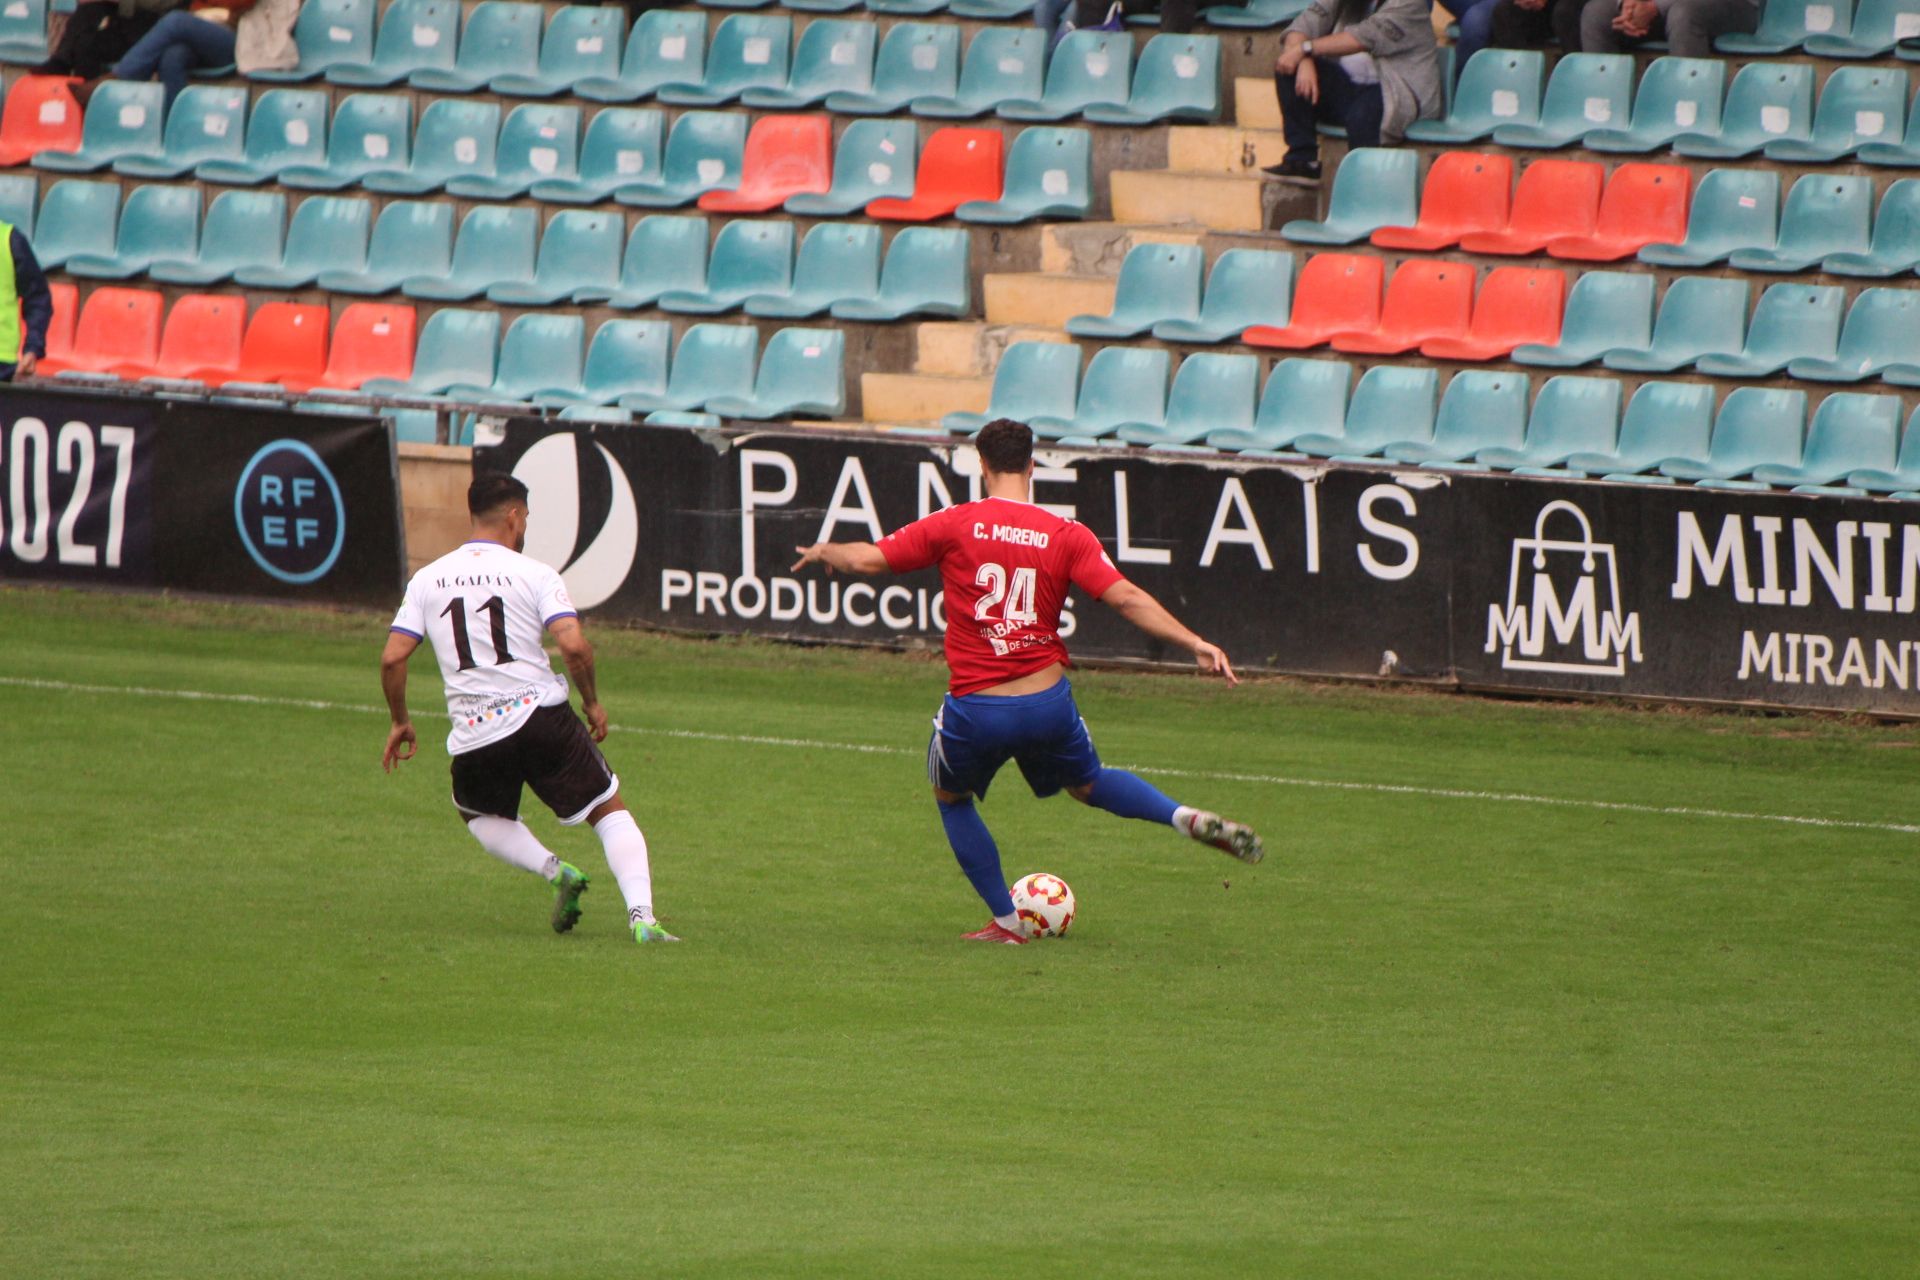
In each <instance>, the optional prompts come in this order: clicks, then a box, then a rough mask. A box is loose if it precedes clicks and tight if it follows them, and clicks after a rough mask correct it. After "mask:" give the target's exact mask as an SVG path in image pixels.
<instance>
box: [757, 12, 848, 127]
mask: <svg viewBox="0 0 1920 1280" xmlns="http://www.w3.org/2000/svg"><path fill="white" fill-rule="evenodd" d="M873 49H874V25H873V23H871V22H864V21H855V20H847V19H841V18H820V19H816V20H815V21H813V22H811V23H809V24H807V29H806V30H805V31H803V32H801V33H800V42H799V44H797V45H795V46H794V50H793V68H792V70H791V71H790V72H789V74H788V76H787V82H786V84H784V85H778V86H771V87H755V88H751V89H748V90H746V91H745V92H743V93H742V94H741V95H740V104H741V105H742V106H746V107H756V108H785V109H795V108H800V107H813V106H818V105H819V104H820V103H822V102H824V101H826V99H827V95H829V94H834V93H866V92H867V91H868V90H870V89H872V88H873Z"/></svg>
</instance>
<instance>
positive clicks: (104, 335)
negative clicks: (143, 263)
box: [40, 288, 161, 374]
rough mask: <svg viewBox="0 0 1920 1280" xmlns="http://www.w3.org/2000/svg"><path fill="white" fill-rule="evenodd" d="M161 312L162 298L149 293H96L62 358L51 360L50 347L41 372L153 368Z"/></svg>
mask: <svg viewBox="0 0 1920 1280" xmlns="http://www.w3.org/2000/svg"><path fill="white" fill-rule="evenodd" d="M160 309H161V299H160V294H159V292H158V291H156V290H153V289H121V288H107V289H95V290H94V291H93V292H92V293H90V294H88V295H87V301H86V305H84V306H83V307H81V308H80V318H79V320H78V321H77V322H76V323H75V325H74V329H73V345H72V346H71V347H70V348H69V349H68V352H67V354H66V356H64V357H55V356H54V355H53V353H52V349H51V347H49V349H48V353H47V358H46V359H45V360H42V361H41V362H40V372H41V373H43V374H56V373H63V372H65V371H66V370H69V369H77V370H82V371H87V372H104V371H105V370H108V369H111V368H113V367H114V366H116V365H121V364H146V365H151V364H152V363H153V362H154V361H156V360H158V359H159V358H160Z"/></svg>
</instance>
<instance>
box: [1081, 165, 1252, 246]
mask: <svg viewBox="0 0 1920 1280" xmlns="http://www.w3.org/2000/svg"><path fill="white" fill-rule="evenodd" d="M1277 185H1278V184H1275V183H1266V182H1262V181H1261V180H1260V179H1258V178H1250V177H1242V176H1240V175H1238V174H1225V173H1194V172H1188V171H1182V170H1174V169H1158V170H1141V171H1133V172H1116V173H1115V174H1114V175H1113V220H1114V221H1115V222H1138V223H1147V224H1152V225H1175V226H1201V227H1217V228H1219V229H1221V230H1223V231H1259V230H1261V229H1262V228H1264V227H1267V226H1270V225H1272V224H1271V222H1270V220H1269V217H1268V210H1267V195H1266V193H1265V191H1264V190H1263V188H1267V187H1271V186H1277Z"/></svg>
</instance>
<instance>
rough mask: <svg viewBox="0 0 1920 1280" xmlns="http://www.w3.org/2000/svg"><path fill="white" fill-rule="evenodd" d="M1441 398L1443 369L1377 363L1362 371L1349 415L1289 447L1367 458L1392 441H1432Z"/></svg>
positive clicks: (1318, 453)
mask: <svg viewBox="0 0 1920 1280" xmlns="http://www.w3.org/2000/svg"><path fill="white" fill-rule="evenodd" d="M1439 401H1440V374H1439V371H1438V370H1434V369H1415V368H1411V367H1409V366H1407V365H1395V364H1377V365H1375V366H1373V368H1371V369H1368V370H1367V371H1366V372H1365V373H1363V374H1361V375H1360V381H1359V382H1358V383H1357V384H1356V385H1355V386H1354V388H1353V396H1352V398H1351V399H1350V400H1349V401H1348V402H1347V413H1346V417H1345V418H1344V419H1342V420H1341V421H1339V422H1330V423H1329V424H1328V426H1330V427H1332V428H1333V430H1330V431H1327V430H1323V431H1318V432H1305V433H1302V434H1300V435H1297V436H1295V437H1294V438H1293V439H1292V440H1291V441H1289V442H1288V444H1287V448H1288V449H1290V450H1294V451H1297V452H1300V453H1306V454H1311V455H1313V456H1315V457H1322V458H1331V457H1361V458H1364V457H1367V456H1368V455H1370V454H1372V453H1374V452H1375V451H1377V450H1380V449H1384V448H1386V447H1387V446H1388V445H1390V444H1401V443H1414V442H1418V441H1422V440H1430V439H1432V437H1433V418H1434V413H1435V410H1436V408H1437V406H1438V404H1439Z"/></svg>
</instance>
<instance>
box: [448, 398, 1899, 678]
mask: <svg viewBox="0 0 1920 1280" xmlns="http://www.w3.org/2000/svg"><path fill="white" fill-rule="evenodd" d="M474 466H475V468H476V469H477V470H505V471H511V472H513V473H514V474H515V475H517V476H519V477H520V478H521V479H522V480H524V481H526V483H527V485H528V487H529V488H530V489H531V491H532V493H533V504H534V515H533V524H532V528H531V530H530V531H529V534H528V547H527V550H528V551H529V553H531V554H533V555H535V556H536V557H537V558H539V559H542V560H545V561H547V562H549V563H551V564H554V565H555V566H557V567H559V568H560V569H561V570H562V572H563V573H564V574H565V576H566V578H567V583H568V587H569V589H570V591H571V592H572V594H573V596H574V598H575V600H576V601H577V602H578V603H580V604H581V606H582V607H583V608H588V609H592V610H595V611H597V612H598V613H600V614H602V615H604V616H609V617H617V618H626V619H632V620H636V621H642V622H646V623H649V624H651V625H655V626H662V627H670V628H677V629H680V630H688V631H705V632H751V633H754V634H758V635H769V636H785V637H798V638H811V639H823V640H841V641H860V642H868V643H885V644H902V643H908V644H911V643H923V644H929V645H931V644H937V643H938V642H939V639H940V634H941V629H942V626H943V625H944V619H943V617H942V614H941V605H942V599H941V596H940V590H939V582H938V580H937V578H936V577H935V575H933V574H932V573H931V572H925V573H919V574H913V575H908V576H905V577H900V578H892V577H881V578H877V579H854V580H848V579H845V578H842V577H837V576H836V577H828V576H827V575H825V574H824V573H819V572H809V573H806V574H802V575H795V574H790V573H789V572H788V569H787V566H788V565H789V564H791V563H792V559H793V548H794V547H795V546H796V545H799V544H804V543H810V542H814V541H818V540H822V539H828V538H832V539H841V540H847V539H872V538H877V537H879V536H881V535H882V534H884V533H887V532H890V531H891V530H893V529H895V528H897V527H899V526H900V525H903V524H905V523H907V522H908V521H911V520H914V519H917V518H918V517H920V516H921V515H923V514H925V513H927V512H929V511H931V510H934V509H935V508H937V507H941V506H945V505H948V504H950V503H953V502H963V501H966V500H968V499H970V498H972V497H975V496H977V494H978V476H979V463H978V459H977V458H976V457H975V456H974V455H973V453H972V451H971V450H970V449H969V448H967V447H965V446H964V445H956V444H953V443H949V442H946V441H942V440H932V441H929V440H918V439H913V438H910V437H907V438H903V437H892V438H888V437H875V436H852V435H834V434H827V433H802V432H794V431H784V432H782V431H758V432H743V431H687V430H683V429H676V428H634V427H611V428H608V427H601V428H594V427H585V426H578V427H576V426H574V425H573V424H564V423H541V422H536V421H532V420H521V421H516V422H514V423H511V424H510V425H509V427H508V428H507V431H506V433H505V436H504V438H503V439H502V441H501V442H500V443H499V444H497V445H494V446H491V447H488V448H483V449H480V450H477V451H476V452H475V457H474ZM1035 480H1036V483H1035V491H1034V497H1035V500H1036V501H1037V502H1040V503H1042V504H1044V505H1048V506H1051V507H1053V508H1054V509H1056V510H1058V511H1060V512H1061V513H1062V514H1066V515H1071V516H1073V517H1074V518H1076V519H1079V520H1080V521H1082V522H1083V523H1085V524H1086V525H1087V526H1088V527H1089V528H1091V529H1092V530H1093V531H1094V533H1095V534H1096V535H1098V536H1099V537H1100V539H1101V541H1102V543H1103V544H1104V545H1105V546H1106V548H1107V550H1108V552H1109V554H1111V555H1112V557H1113V559H1114V562H1115V564H1117V565H1118V566H1119V568H1120V569H1121V570H1122V571H1123V572H1125V573H1126V574H1127V575H1128V576H1129V577H1131V578H1133V579H1135V580H1136V581H1138V582H1139V583H1140V584H1141V585H1142V586H1144V587H1146V588H1147V589H1148V590H1150V591H1152V592H1153V593H1154V594H1156V595H1158V596H1159V597H1160V598H1161V599H1162V600H1164V601H1165V602H1166V603H1167V604H1168V605H1169V606H1171V607H1172V608H1173V609H1174V611H1175V612H1176V613H1177V614H1179V615H1180V616H1181V617H1182V618H1183V619H1184V620H1185V621H1187V622H1188V623H1189V624H1190V625H1192V626H1193V627H1194V629H1195V630H1197V631H1199V632H1200V633H1202V634H1203V635H1206V636H1207V637H1208V638H1209V639H1212V640H1214V641H1216V642H1217V643H1219V644H1221V645H1222V646H1223V647H1224V648H1225V649H1226V650H1227V651H1228V652H1229V653H1230V654H1232V655H1233V657H1234V659H1235V662H1236V664H1237V665H1240V666H1244V667H1246V668H1247V669H1249V670H1265V671H1280V672H1293V673H1299V674H1308V675H1339V676H1353V677H1361V678H1369V677H1377V676H1381V675H1392V676H1396V677H1399V678H1404V679H1417V680H1428V681H1435V682H1442V683H1449V684H1459V685H1463V686H1467V687H1472V688H1482V689H1511V690H1520V691H1534V692H1566V693H1579V694H1600V695H1615V696H1622V695H1624V696H1631V697H1648V698H1681V699H1700V700H1707V701H1714V702H1728V703H1749V704H1762V705H1774V706H1802V707H1814V708H1827V709H1836V710H1858V711H1871V712H1874V713H1877V714H1890V715H1920V630H1916V629H1915V628H1914V626H1913V621H1914V617H1915V613H1916V609H1920V509H1917V508H1916V507H1915V506H1914V505H1913V504H1906V503H1900V502H1894V501H1891V500H1884V499H1848V498H1835V497H1812V496H1806V495H1796V494H1785V493H1757V492H1745V491H1725V490H1708V489H1698V488H1692V487H1687V486H1661V485H1626V484H1601V483H1581V482H1564V481H1551V480H1544V479H1529V478H1520V477H1511V476H1494V475H1478V474H1467V473H1454V474H1444V473H1442V474H1434V473H1422V472H1417V471H1416V472H1407V471H1397V470H1393V469H1390V468H1367V467H1359V466H1345V465H1342V466H1333V465H1330V464H1329V465H1322V466H1306V465H1293V464H1287V463H1279V462H1272V461H1264V462H1256V461H1253V460H1239V459H1231V458H1212V457H1208V458H1204V459H1202V458H1186V457H1181V456H1180V455H1168V456H1167V457H1165V458H1164V459H1163V458H1159V457H1148V456H1142V455H1140V454H1134V453H1123V452H1119V451H1115V452H1114V453H1102V452H1091V453H1085V452H1077V451H1061V452H1058V453H1050V452H1046V451H1043V452H1042V453H1041V455H1040V457H1039V466H1038V468H1037V470H1036V473H1035ZM1068 613H1069V615H1070V616H1069V617H1066V618H1063V630H1064V631H1066V633H1067V636H1068V640H1069V645H1070V647H1071V648H1072V649H1073V651H1074V652H1076V653H1079V654H1081V655H1082V656H1086V657H1096V658H1105V659H1120V660H1127V659H1134V660H1141V659H1144V660H1164V659H1169V658H1172V659H1178V657H1179V655H1174V654H1168V653H1164V652H1160V651H1157V650H1156V648H1155V646H1154V645H1153V644H1152V642H1150V641H1148V640H1147V638H1146V637H1145V636H1143V635H1141V634H1140V633H1138V632H1136V631H1134V630H1133V629H1132V628H1130V627H1128V626H1127V625H1126V624H1125V623H1123V622H1121V621H1120V620H1119V619H1118V618H1116V617H1114V616H1113V615H1111V614H1110V613H1109V612H1108V611H1107V610H1105V609H1102V608H1100V607H1098V606H1096V605H1092V604H1091V602H1089V601H1085V600H1077V599H1075V600H1071V601H1070V603H1069V608H1068Z"/></svg>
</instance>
